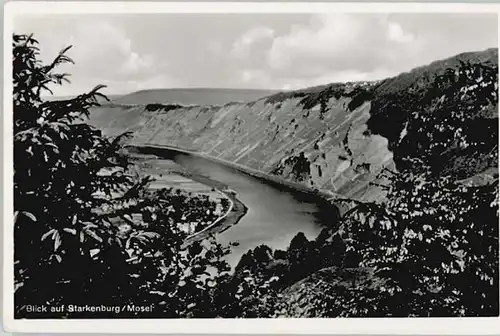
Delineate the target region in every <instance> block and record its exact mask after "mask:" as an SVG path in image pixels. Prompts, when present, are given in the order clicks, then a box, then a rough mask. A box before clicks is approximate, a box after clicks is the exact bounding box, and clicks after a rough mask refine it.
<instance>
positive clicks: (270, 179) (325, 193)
mask: <svg viewBox="0 0 500 336" xmlns="http://www.w3.org/2000/svg"><path fill="white" fill-rule="evenodd" d="M126 147H127V148H132V149H133V150H135V151H137V152H138V153H141V154H146V153H148V154H154V155H158V151H160V152H161V151H162V150H163V151H176V152H179V153H185V154H189V155H194V156H198V157H201V158H203V159H206V160H209V161H212V162H215V163H218V164H222V165H224V166H227V167H230V168H233V169H235V170H237V171H239V172H242V173H244V174H247V175H249V176H252V177H254V178H256V179H258V180H261V181H263V182H265V183H267V184H270V185H274V186H276V187H279V188H280V189H284V190H288V191H299V192H301V193H303V194H304V195H306V197H308V198H310V199H312V200H314V201H315V202H316V203H318V204H321V205H322V206H323V207H333V208H334V209H335V211H332V212H331V215H332V216H333V217H335V220H338V219H339V218H340V216H341V213H343V212H345V210H346V209H343V207H342V206H341V205H340V204H333V203H332V199H335V198H338V197H340V195H338V194H336V193H334V192H332V191H330V190H322V189H317V188H311V187H308V186H306V185H304V184H301V183H297V182H292V181H288V180H285V179H283V178H281V177H279V176H275V175H271V174H270V173H266V172H262V171H260V170H256V169H252V168H249V167H246V166H243V165H240V164H238V163H234V162H230V161H227V160H224V159H220V158H216V157H213V156H210V155H206V154H204V153H199V152H196V151H192V150H189V149H184V148H178V147H174V146H168V145H158V144H149V143H145V144H129V145H127V146H126Z"/></svg>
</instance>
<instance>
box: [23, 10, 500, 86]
mask: <svg viewBox="0 0 500 336" xmlns="http://www.w3.org/2000/svg"><path fill="white" fill-rule="evenodd" d="M15 26H16V31H18V32H27V33H30V32H34V33H35V37H36V38H37V39H38V40H39V41H40V45H41V47H42V56H43V58H44V60H45V61H46V62H48V61H51V60H52V59H53V57H54V56H55V55H57V52H58V51H59V50H61V49H62V48H63V47H65V46H66V45H68V44H73V45H74V48H72V49H71V50H70V51H69V56H70V57H72V58H73V59H74V60H75V63H76V64H75V65H74V66H73V65H71V66H65V67H63V68H61V69H60V71H63V72H69V73H71V74H72V77H71V79H72V84H71V85H64V86H63V87H62V88H61V90H55V92H56V94H61V95H65V94H66V93H71V94H76V93H81V92H83V91H88V90H90V89H91V88H92V87H93V86H95V85H96V84H101V83H103V84H107V85H108V89H107V90H106V91H107V92H109V93H110V94H112V93H126V92H130V91H134V90H138V89H147V88H158V87H164V88H168V87H227V88H231V87H234V88H268V89H269V88H273V89H280V88H301V87H307V86H313V85H320V84H327V83H331V82H339V81H356V80H372V79H382V78H385V77H389V76H393V75H396V74H398V73H401V72H403V71H409V70H411V69H412V68H414V67H416V66H421V65H425V64H429V63H430V62H432V61H435V60H438V59H443V58H446V57H450V56H453V55H456V54H458V53H462V52H466V51H476V50H484V49H486V48H489V47H496V46H497V32H498V28H497V17H496V15H495V14H481V13H479V14H474V13H447V14H446V13H434V14H433V13H392V14H373V13H371V14H369V13H323V14H316V15H315V14H300V15H299V14H282V13H280V14H265V15H264V14H224V15H222V14H221V15H214V14H148V15H145V14H130V15H122V14H100V15H84V14H82V15H80V14H78V15H77V14H75V15H38V16H35V15H30V16H27V15H26V16H25V15H23V16H22V17H17V18H16V20H15Z"/></svg>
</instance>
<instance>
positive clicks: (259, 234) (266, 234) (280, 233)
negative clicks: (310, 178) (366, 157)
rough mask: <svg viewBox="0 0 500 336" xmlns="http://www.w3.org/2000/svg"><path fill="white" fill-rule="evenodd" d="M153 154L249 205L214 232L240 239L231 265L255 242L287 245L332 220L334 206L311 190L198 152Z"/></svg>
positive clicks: (314, 233) (220, 236)
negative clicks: (222, 186) (224, 227)
mask: <svg viewBox="0 0 500 336" xmlns="http://www.w3.org/2000/svg"><path fill="white" fill-rule="evenodd" d="M155 154H156V155H161V157H163V158H166V159H170V160H173V161H175V162H176V163H177V164H179V165H181V166H183V167H184V168H185V169H186V170H188V171H191V172H192V173H195V174H199V175H203V176H206V177H208V178H210V179H212V180H215V181H218V182H221V183H223V184H225V185H227V186H229V188H230V189H232V190H234V191H235V192H236V193H237V197H238V199H240V200H241V201H242V202H243V203H244V204H245V206H246V207H247V208H248V212H247V213H246V214H245V216H243V217H242V218H241V219H240V221H239V222H238V223H237V224H236V225H234V226H232V227H230V228H229V229H227V230H226V231H224V232H222V233H219V234H218V235H217V239H218V240H219V241H220V242H221V243H229V242H238V243H239V246H237V247H234V248H233V253H232V254H231V255H230V256H228V262H229V263H230V264H231V265H232V266H233V267H234V266H235V265H236V264H237V263H238V261H239V259H240V257H241V255H242V254H243V253H245V252H246V251H248V250H249V249H253V248H255V247H256V246H258V245H261V244H265V245H268V246H270V247H272V248H273V249H286V248H287V247H288V245H289V244H290V241H291V239H292V238H293V237H294V236H295V235H296V234H297V233H298V232H303V233H304V234H305V236H306V237H307V238H308V239H314V238H315V237H316V236H317V235H318V234H319V232H320V231H321V229H322V228H323V227H325V226H328V225H332V224H333V223H331V221H333V220H334V217H333V213H334V209H333V208H331V207H330V206H327V205H326V204H325V202H322V201H321V200H320V198H318V197H313V196H312V195H311V194H307V193H305V192H302V191H297V190H294V189H291V188H288V187H283V186H280V185H277V184H276V183H273V182H268V181H265V180H263V179H260V178H257V177H254V176H251V175H248V174H246V173H243V172H241V171H239V170H237V169H234V168H231V167H228V166H225V165H223V164H219V163H216V162H213V161H210V160H208V159H204V158H201V157H198V156H194V155H190V154H185V153H181V152H177V151H173V150H164V149H161V150H159V151H157V150H155Z"/></svg>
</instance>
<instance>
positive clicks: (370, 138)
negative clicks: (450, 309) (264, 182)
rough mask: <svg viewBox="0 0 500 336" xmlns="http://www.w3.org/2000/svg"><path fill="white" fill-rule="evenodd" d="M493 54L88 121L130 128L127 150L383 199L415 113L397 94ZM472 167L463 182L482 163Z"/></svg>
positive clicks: (109, 111)
mask: <svg viewBox="0 0 500 336" xmlns="http://www.w3.org/2000/svg"><path fill="white" fill-rule="evenodd" d="M497 57H498V52H497V50H496V49H491V50H487V51H484V52H481V53H468V54H461V55H458V56H456V57H454V58H451V59H447V60H443V61H438V62H435V63H432V64H431V65H429V66H427V67H422V68H418V69H415V70H414V71H412V72H409V73H405V74H402V75H400V76H398V77H395V78H391V79H388V80H384V81H381V82H377V83H347V84H332V85H326V86H321V87H315V88H309V89H306V90H301V91H293V92H286V93H279V94H275V95H272V96H269V97H266V98H262V99H259V100H256V101H253V102H251V103H228V104H226V105H224V106H180V105H162V104H149V105H128V106H118V105H115V106H114V105H109V106H105V107H103V108H100V109H98V110H96V111H95V112H94V115H93V117H92V122H93V123H94V124H95V125H97V126H98V127H100V128H102V129H103V130H104V131H105V132H106V133H108V134H117V133H119V132H122V131H125V130H130V131H132V132H133V134H134V136H133V139H132V143H133V144H158V145H169V146H173V147H178V148H181V149H187V150H190V151H195V152H199V153H202V154H204V155H207V156H211V157H214V158H218V159H222V160H225V161H229V162H232V163H236V164H239V165H242V166H245V167H248V168H251V169H255V170H258V171H260V172H263V173H267V174H272V175H275V176H278V177H280V178H283V179H285V180H288V181H292V182H298V183H301V184H303V185H305V186H308V187H310V188H314V189H318V190H322V191H327V192H329V193H331V194H334V195H342V196H344V197H350V198H355V199H359V200H375V199H380V196H382V195H383V193H382V190H381V189H380V188H379V187H377V186H375V185H373V184H372V183H371V182H375V181H376V180H377V176H378V175H379V173H380V172H381V170H382V169H384V168H389V169H397V164H398V155H401V151H403V150H407V148H406V149H405V148H399V147H398V146H399V143H400V142H401V139H402V136H404V132H405V130H406V129H407V128H408V123H412V122H413V121H412V119H411V117H410V114H411V112H412V109H413V108H415V109H417V107H418V108H425V107H423V106H418V105H419V104H418V103H417V101H412V100H411V99H408V97H407V94H408V93H413V92H417V93H418V92H421V91H425V90H430V85H431V84H430V83H431V82H432V80H433V78H434V75H435V74H438V73H441V72H443V71H444V70H445V69H446V68H448V67H453V66H455V65H458V64H459V62H460V61H471V62H477V63H488V64H496V63H497ZM412 104H414V105H412ZM486 118H487V119H489V120H490V122H486V124H487V126H485V127H487V128H488V129H489V130H490V131H491V130H493V131H496V132H497V127H496V126H495V125H496V124H495V123H497V121H498V119H497V118H498V113H497V111H496V107H495V109H494V110H492V112H491V113H490V115H488V116H487V117H486ZM486 124H485V125H486ZM492 148H493V147H492ZM398 150H399V152H398ZM395 155H396V156H395ZM483 161H484V160H483ZM489 166H491V163H490V164H489ZM478 167H479V168H477V169H475V170H474V171H472V172H469V175H471V176H472V175H474V174H476V173H479V171H478V170H485V169H487V168H488V164H487V165H484V164H482V165H479V166H478ZM465 177H469V176H465Z"/></svg>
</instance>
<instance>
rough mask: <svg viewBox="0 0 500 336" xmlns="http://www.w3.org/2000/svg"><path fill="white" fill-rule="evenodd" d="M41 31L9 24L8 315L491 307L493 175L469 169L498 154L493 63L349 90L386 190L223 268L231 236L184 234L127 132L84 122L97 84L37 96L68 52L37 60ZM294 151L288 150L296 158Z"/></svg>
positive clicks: (435, 311)
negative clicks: (141, 173)
mask: <svg viewBox="0 0 500 336" xmlns="http://www.w3.org/2000/svg"><path fill="white" fill-rule="evenodd" d="M36 45H37V42H36V40H34V39H33V38H32V37H31V36H26V35H15V36H14V44H13V65H14V79H13V80H14V101H13V102H14V155H15V158H14V159H15V163H14V210H15V212H14V219H15V223H14V224H15V230H14V232H15V250H14V265H15V285H16V289H15V313H16V317H20V318H22V317H54V314H51V313H48V314H45V315H43V314H42V315H33V314H30V313H29V312H28V311H27V310H26V308H27V306H28V305H47V306H59V305H62V304H65V305H66V306H67V305H70V304H73V305H75V304H76V305H85V304H90V305H106V306H127V305H135V306H136V307H138V306H143V307H149V306H151V307H153V308H152V310H151V311H136V310H126V311H122V312H120V313H116V312H107V313H101V314H95V313H85V312H82V313H79V314H75V313H68V312H62V313H59V314H56V316H55V317H59V316H68V317H128V316H139V317H164V318H165V317H278V316H290V317H337V316H342V317H345V316H351V317H352V316H494V315H498V175H497V174H492V175H491V176H490V175H488V176H489V177H488V178H486V177H485V178H486V182H484V180H481V181H482V182H481V183H478V182H477V176H476V175H477V173H480V172H483V171H484V169H485V168H488V167H496V166H497V162H498V153H497V146H498V143H497V134H498V130H497V127H496V126H495V124H496V123H497V122H498V119H497V113H496V109H497V107H498V106H497V105H498V96H497V94H496V91H497V88H498V84H497V82H498V78H497V72H498V69H497V67H495V66H490V65H475V64H469V63H462V64H461V65H460V66H459V67H458V68H456V69H450V70H448V71H446V72H445V73H443V74H442V75H440V76H438V77H436V78H434V79H433V81H432V87H429V86H419V85H416V86H415V87H413V88H411V90H410V89H409V90H407V88H405V89H404V90H399V91H391V92H388V93H386V94H384V95H383V96H375V95H372V94H371V91H369V90H370V89H371V88H370V87H368V88H367V89H366V90H365V89H364V88H358V89H354V90H353V91H351V93H350V95H351V98H353V100H352V105H351V106H350V107H351V108H356V107H357V106H359V105H360V104H362V103H363V102H364V101H365V100H366V99H372V98H373V100H374V101H372V118H371V121H370V125H369V126H370V127H371V128H370V130H371V131H372V132H374V133H379V134H383V135H384V136H386V137H387V138H388V139H389V141H390V144H391V149H392V150H393V151H394V153H395V159H396V160H397V163H398V172H392V171H384V174H385V175H386V176H385V180H386V181H387V184H386V185H385V186H384V188H385V189H386V191H387V201H386V202H384V203H367V202H359V201H355V200H350V199H336V200H334V201H335V202H343V203H348V204H349V205H350V210H349V211H347V212H346V213H345V214H344V215H343V217H342V218H341V220H340V222H339V223H338V224H337V225H336V226H335V227H331V228H328V229H325V230H323V231H322V233H321V234H320V235H319V236H318V237H317V238H316V239H315V240H313V241H309V240H308V239H307V238H306V237H305V236H304V235H303V234H298V235H297V236H296V237H295V238H294V239H293V240H292V241H291V242H290V245H289V247H288V248H287V250H285V251H281V250H276V251H273V250H272V249H271V248H269V247H267V246H264V245H262V246H258V247H257V248H255V249H254V250H251V251H248V252H247V253H246V254H245V255H244V256H243V257H242V258H241V260H240V263H239V264H238V266H237V267H236V270H235V272H234V274H230V273H229V267H228V265H227V263H226V262H225V261H224V260H223V257H224V256H225V255H226V254H228V253H229V248H228V247H224V246H221V245H219V244H217V243H216V242H215V241H214V240H213V239H209V240H206V241H203V242H202V243H200V242H194V243H192V244H190V245H187V244H185V238H186V234H185V233H183V232H182V231H181V230H180V229H179V226H178V222H177V221H178V218H177V217H176V216H174V215H172V206H174V208H175V202H172V204H168V202H166V203H165V202H160V197H161V195H158V194H151V193H147V192H146V187H147V183H148V182H149V180H150V179H149V178H139V177H138V176H136V175H135V174H133V173H132V171H133V170H132V169H129V168H130V166H131V163H130V162H129V157H128V156H127V155H125V153H124V151H123V150H122V140H123V139H124V138H125V137H126V134H124V135H121V136H119V137H117V138H113V139H109V138H106V137H104V136H103V135H102V134H101V132H100V131H98V130H96V129H94V128H93V127H91V126H89V125H87V124H86V123H85V119H86V118H87V117H88V115H89V109H90V108H92V107H93V106H97V105H98V104H99V102H98V98H99V97H101V98H102V95H101V94H100V93H99V92H100V90H101V89H102V87H101V86H98V87H96V88H95V89H94V90H92V91H90V92H89V93H87V94H82V95H80V96H78V97H75V98H74V99H69V100H64V101H44V100H43V99H42V98H41V95H42V93H43V92H44V91H46V90H49V86H50V85H53V84H62V83H63V81H64V80H65V79H66V77H67V75H61V74H56V73H54V72H53V71H54V69H55V68H56V67H57V65H59V64H61V63H66V62H71V60H70V59H69V58H68V57H67V56H66V55H65V54H66V51H68V49H69V48H67V49H65V50H63V51H62V52H61V54H60V55H58V56H57V57H56V59H55V60H54V62H53V63H51V64H49V65H43V64H41V63H40V62H39V61H38V58H37V57H38V49H37V47H36ZM314 92H316V93H317V95H316V96H315V97H316V98H317V99H318V100H320V101H324V100H325V99H329V98H330V97H331V96H335V94H336V92H333V91H328V90H327V88H325V87H322V88H316V89H315V91H314ZM283 95H285V96H286V94H281V95H276V96H275V97H274V98H273V99H277V100H280V99H284V98H286V97H283ZM304 96H305V95H301V96H300V97H304ZM303 103H304V104H309V105H311V104H313V103H314V104H316V100H314V102H312V101H308V100H307V101H304V102H303ZM309 105H307V106H309ZM311 106H314V105H311ZM373 106H375V109H374V107H373ZM389 115H390V117H389ZM387 121H391V122H394V123H395V124H396V125H397V127H394V128H391V127H388V126H389V125H390V124H385V126H386V128H385V129H384V128H383V127H382V125H383V124H384V123H386V122H387ZM403 125H404V127H402V126H403ZM383 132H385V133H383ZM300 159H301V158H299V159H297V160H296V162H291V165H292V166H293V167H294V168H296V170H298V171H299V172H302V170H303V169H302V168H304V169H305V168H306V167H305V166H306V165H305V164H304V162H303V160H300ZM485 176H486V174H485ZM457 177H458V178H459V179H458V178H457ZM163 200H165V197H163ZM174 210H175V209H174ZM137 217H139V218H140V219H139V220H136V219H137Z"/></svg>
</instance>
